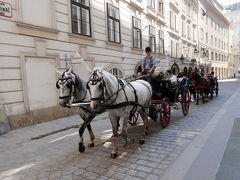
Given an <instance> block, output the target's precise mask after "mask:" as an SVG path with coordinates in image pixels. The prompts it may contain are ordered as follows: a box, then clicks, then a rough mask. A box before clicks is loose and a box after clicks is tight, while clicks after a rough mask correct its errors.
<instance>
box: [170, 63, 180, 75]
mask: <svg viewBox="0 0 240 180" xmlns="http://www.w3.org/2000/svg"><path fill="white" fill-rule="evenodd" d="M171 71H172V73H173V74H174V75H178V73H179V67H178V65H177V64H176V63H174V64H173V65H172V67H171Z"/></svg>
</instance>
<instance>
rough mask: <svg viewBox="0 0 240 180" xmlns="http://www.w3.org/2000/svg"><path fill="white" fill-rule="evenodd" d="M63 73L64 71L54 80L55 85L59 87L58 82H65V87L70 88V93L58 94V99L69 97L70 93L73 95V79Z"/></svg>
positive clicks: (62, 83)
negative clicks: (65, 94)
mask: <svg viewBox="0 0 240 180" xmlns="http://www.w3.org/2000/svg"><path fill="white" fill-rule="evenodd" d="M64 74H65V73H63V74H62V75H61V78H59V79H58V80H57V82H56V87H57V89H60V86H59V84H61V85H64V84H65V83H67V84H66V86H67V88H69V89H70V93H69V95H67V96H59V99H66V98H71V97H72V95H73V93H74V92H73V86H75V82H74V81H73V79H72V78H71V77H70V76H69V77H67V78H66V77H64ZM60 81H62V82H60Z"/></svg>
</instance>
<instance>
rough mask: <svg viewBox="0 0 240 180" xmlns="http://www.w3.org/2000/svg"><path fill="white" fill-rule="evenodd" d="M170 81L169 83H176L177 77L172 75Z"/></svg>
mask: <svg viewBox="0 0 240 180" xmlns="http://www.w3.org/2000/svg"><path fill="white" fill-rule="evenodd" d="M170 80H171V83H175V82H177V76H175V75H172V77H171V78H170Z"/></svg>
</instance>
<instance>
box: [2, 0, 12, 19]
mask: <svg viewBox="0 0 240 180" xmlns="http://www.w3.org/2000/svg"><path fill="white" fill-rule="evenodd" d="M0 16H4V17H9V18H11V17H12V5H11V4H9V3H6V2H3V1H0Z"/></svg>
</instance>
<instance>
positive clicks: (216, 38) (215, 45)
mask: <svg viewBox="0 0 240 180" xmlns="http://www.w3.org/2000/svg"><path fill="white" fill-rule="evenodd" d="M215 46H216V47H217V38H216V37H215Z"/></svg>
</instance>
